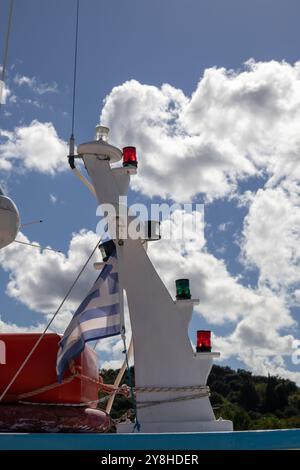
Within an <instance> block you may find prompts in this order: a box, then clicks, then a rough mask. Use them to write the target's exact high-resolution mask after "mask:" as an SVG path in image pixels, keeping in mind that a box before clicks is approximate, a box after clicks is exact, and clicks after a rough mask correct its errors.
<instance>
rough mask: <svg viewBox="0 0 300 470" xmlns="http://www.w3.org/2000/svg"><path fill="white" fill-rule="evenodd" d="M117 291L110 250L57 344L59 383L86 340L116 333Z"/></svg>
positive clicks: (118, 294)
mask: <svg viewBox="0 0 300 470" xmlns="http://www.w3.org/2000/svg"><path fill="white" fill-rule="evenodd" d="M119 296H120V291H119V276H118V267H117V255H116V251H114V252H113V253H112V254H111V256H110V257H109V260H108V261H107V262H106V264H105V266H104V268H103V269H102V271H101V273H100V275H99V277H98V278H97V280H96V282H95V284H94V285H93V287H92V289H91V290H90V291H89V293H88V295H87V296H86V298H85V299H84V300H83V302H82V303H81V304H80V306H79V307H78V309H77V310H76V312H75V313H74V316H73V318H72V320H71V322H70V324H69V326H68V328H67V329H66V331H65V333H64V336H63V338H62V339H61V341H60V343H59V350H58V355H57V363H56V371H57V375H58V381H59V382H61V380H62V378H63V375H64V372H65V370H66V368H67V367H68V365H69V363H70V361H71V360H72V359H75V358H76V357H77V356H78V355H79V354H80V353H81V352H82V351H83V349H84V347H85V343H86V342H87V341H93V340H97V339H100V338H107V337H108V336H115V335H118V334H120V331H121V320H120V297H119Z"/></svg>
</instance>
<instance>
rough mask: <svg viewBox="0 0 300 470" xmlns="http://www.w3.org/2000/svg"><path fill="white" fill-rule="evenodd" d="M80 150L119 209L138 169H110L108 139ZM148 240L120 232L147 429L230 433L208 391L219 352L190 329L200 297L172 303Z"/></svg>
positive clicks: (115, 152) (112, 156) (100, 189)
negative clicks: (199, 344)
mask: <svg viewBox="0 0 300 470" xmlns="http://www.w3.org/2000/svg"><path fill="white" fill-rule="evenodd" d="M98 130H99V129H98ZM100 130H101V129H100ZM78 154H79V155H80V156H82V158H83V160H84V163H85V166H86V168H87V171H88V173H89V176H90V178H91V180H92V183H93V185H94V188H95V191H96V195H97V199H98V201H99V203H110V204H112V205H114V207H115V208H116V209H117V210H118V209H120V207H119V196H120V195H124V194H125V193H126V192H127V189H128V185H129V180H130V175H131V174H134V173H135V172H136V169H135V168H130V167H123V168H122V167H120V168H111V166H110V164H111V163H115V162H117V161H120V160H121V158H122V152H121V150H119V149H118V148H116V147H113V146H112V145H110V144H108V142H107V140H104V139H103V138H99V140H95V141H93V142H88V143H84V144H81V145H79V147H78ZM127 217H128V215H127ZM118 220H119V219H118ZM142 242H143V240H141V239H130V238H122V237H121V236H120V235H119V234H118V231H117V235H116V238H115V243H116V247H117V255H118V263H119V273H120V279H121V282H122V287H124V289H125V290H126V294H127V300H128V306H129V313H130V321H131V326H132V335H133V344H134V364H135V386H136V388H137V394H136V402H137V410H138V418H139V422H140V424H141V432H145V433H156V432H197V431H230V430H232V422H231V421H226V420H216V419H215V416H214V413H213V410H212V407H211V404H210V401H209V396H208V393H207V389H206V381H207V378H208V375H209V372H210V370H211V367H212V363H213V358H214V357H218V356H219V353H214V352H211V353H195V352H194V350H193V348H192V345H191V343H190V340H189V337H188V332H187V328H188V324H189V321H190V319H191V315H192V310H193V303H194V301H193V300H180V301H175V302H174V300H173V299H172V298H171V296H170V294H169V292H168V290H167V289H166V287H165V285H164V283H163V282H162V280H161V279H160V277H159V275H158V274H157V272H156V270H155V268H154V266H153V265H152V263H151V261H150V259H149V257H148V255H147V253H146V251H145V249H144V248H143V244H142ZM183 398H184V399H183ZM162 402H163V403H162ZM131 431H132V423H130V422H128V423H120V424H119V425H118V432H119V433H123V432H131Z"/></svg>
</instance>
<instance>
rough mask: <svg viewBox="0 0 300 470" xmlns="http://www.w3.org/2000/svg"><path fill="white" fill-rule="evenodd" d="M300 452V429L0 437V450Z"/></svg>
mask: <svg viewBox="0 0 300 470" xmlns="http://www.w3.org/2000/svg"><path fill="white" fill-rule="evenodd" d="M73 449H74V450H75V449H76V450H139V449H142V450H229V449H234V450H247V449H253V450H254V449H264V450H268V449H300V429H284V430H274V431H244V432H237V431H235V432H219V433H178V434H151V435H150V434H142V433H140V434H0V450H73Z"/></svg>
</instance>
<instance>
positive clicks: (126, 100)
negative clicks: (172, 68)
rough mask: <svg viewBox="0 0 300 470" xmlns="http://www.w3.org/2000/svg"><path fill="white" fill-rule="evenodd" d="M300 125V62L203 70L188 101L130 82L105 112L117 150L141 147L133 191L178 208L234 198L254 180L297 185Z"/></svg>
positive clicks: (172, 92)
mask: <svg viewBox="0 0 300 470" xmlns="http://www.w3.org/2000/svg"><path fill="white" fill-rule="evenodd" d="M299 119H300V62H297V63H296V64H295V65H290V64H288V63H285V62H280V63H279V62H276V61H270V62H254V61H253V60H251V61H248V62H247V63H246V66H245V69H244V70H243V71H238V72H235V71H232V70H226V69H224V68H215V67H214V68H210V69H207V70H205V72H204V75H203V77H202V78H201V80H200V81H199V83H198V86H197V88H196V90H195V92H194V93H193V94H192V96H191V97H187V96H185V95H184V93H183V92H182V91H181V90H178V89H175V88H173V87H172V86H170V85H166V84H165V85H163V86H162V87H161V88H158V87H155V86H149V85H143V84H141V83H139V82H137V81H135V80H131V81H128V82H126V83H124V84H123V85H121V86H117V87H115V88H113V90H112V91H111V93H110V94H109V95H108V96H107V98H106V100H105V103H104V107H103V109H102V113H101V122H102V123H103V124H107V125H109V126H111V129H112V140H113V141H114V142H115V143H116V144H118V145H119V146H124V145H130V144H134V145H136V146H137V148H138V151H139V154H140V168H139V174H138V176H137V177H136V178H135V181H134V183H133V184H134V188H135V189H137V190H140V191H142V192H143V193H144V194H146V195H148V196H154V195H159V196H161V197H166V196H170V197H172V198H173V199H175V200H178V201H181V202H182V201H187V200H188V199H189V198H192V197H193V196H195V195H196V194H198V193H204V194H205V196H206V198H207V199H208V200H212V199H213V198H216V197H222V196H226V195H230V194H232V193H234V192H235V190H236V187H237V183H238V182H240V181H241V180H245V179H247V178H249V177H251V176H259V175H266V177H267V178H268V179H269V180H270V184H271V183H273V184H275V183H276V181H278V180H279V179H282V178H284V177H289V178H292V179H295V178H299V176H300V174H299V172H300V170H299V164H298V161H299V153H300V137H299V132H298V122H299Z"/></svg>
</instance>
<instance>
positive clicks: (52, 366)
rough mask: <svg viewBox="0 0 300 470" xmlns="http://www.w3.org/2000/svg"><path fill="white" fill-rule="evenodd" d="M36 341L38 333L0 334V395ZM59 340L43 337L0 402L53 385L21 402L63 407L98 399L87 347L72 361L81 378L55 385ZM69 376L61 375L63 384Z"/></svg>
mask: <svg viewBox="0 0 300 470" xmlns="http://www.w3.org/2000/svg"><path fill="white" fill-rule="evenodd" d="M39 337H40V334H39V333H24V334H23V333H22V334H0V394H1V393H2V392H3V391H4V389H5V388H6V386H7V385H8V383H9V382H10V380H11V379H12V378H13V376H14V374H15V373H16V372H17V370H18V369H19V367H20V366H21V364H22V363H23V361H24V359H25V358H26V356H27V355H28V353H29V352H30V351H31V349H32V347H33V346H34V344H35V343H36V341H37V340H38V338H39ZM60 339H61V337H60V336H59V335H57V334H52V333H49V334H46V335H45V336H44V338H43V339H42V341H41V343H40V344H39V346H38V347H37V349H36V350H35V352H34V353H33V355H32V356H31V358H30V359H29V362H28V363H27V364H26V366H25V367H24V369H23V370H22V372H21V373H20V375H19V376H18V378H17V379H16V381H15V382H14V383H13V385H12V386H11V388H10V389H9V391H8V392H7V395H6V396H5V398H4V401H6V402H7V401H16V400H17V399H19V398H20V395H22V394H24V393H28V392H31V391H36V390H38V389H40V388H41V387H45V386H51V385H54V388H51V389H49V390H47V391H43V392H41V393H36V394H34V396H32V397H26V398H25V397H24V398H22V399H23V400H25V401H30V402H38V403H63V404H66V403H81V402H86V401H91V400H97V399H98V390H99V386H98V384H97V383H96V382H97V381H98V376H99V372H98V365H97V355H96V353H95V351H93V350H92V349H91V348H89V347H88V346H86V347H85V349H84V351H83V352H82V353H81V355H80V356H79V357H78V358H77V359H76V361H75V366H76V371H77V372H78V373H79V374H82V376H85V377H73V379H72V380H71V381H70V382H68V383H62V384H61V385H59V384H58V382H57V375H56V356H57V351H58V343H59V341H60ZM71 376H72V372H71V371H70V370H68V371H67V372H66V373H65V376H64V380H65V379H68V378H70V377H71ZM89 379H90V380H89ZM56 385H57V386H56ZM95 406H96V405H95Z"/></svg>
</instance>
